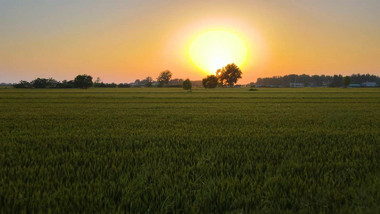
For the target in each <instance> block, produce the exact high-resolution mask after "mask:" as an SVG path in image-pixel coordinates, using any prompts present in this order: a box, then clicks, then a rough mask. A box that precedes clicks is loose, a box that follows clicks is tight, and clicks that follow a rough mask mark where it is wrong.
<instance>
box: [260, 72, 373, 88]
mask: <svg viewBox="0 0 380 214" xmlns="http://www.w3.org/2000/svg"><path fill="white" fill-rule="evenodd" d="M365 82H375V83H377V85H379V84H380V77H379V76H376V75H371V74H352V75H351V76H345V77H344V76H342V75H332V76H329V75H312V76H310V75H306V74H302V75H296V74H290V75H285V76H274V77H266V78H258V79H257V81H256V83H253V84H255V85H256V86H260V87H289V86H292V85H295V84H303V86H305V87H307V86H309V87H344V86H348V85H350V84H363V83H365Z"/></svg>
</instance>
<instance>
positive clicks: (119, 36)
mask: <svg viewBox="0 0 380 214" xmlns="http://www.w3.org/2000/svg"><path fill="white" fill-rule="evenodd" d="M378 11H380V3H378V1H375V0H368V1H355V0H336V1H333V2H332V1H328V0H320V1H312V0H287V1H280V0H277V1H275V0H273V1H264V0H262V1H238V2H233V3H232V2H231V1H207V2H204V1H200V0H199V1H169V0H168V1H163V0H162V1H152V0H151V1H112V2H111V1H109V2H107V1H101V0H93V1H89V0H83V1H74V0H64V1H43V0H36V1H33V2H29V1H13V0H5V1H2V2H1V3H0V30H1V34H0V82H18V81H19V80H21V79H23V80H32V79H34V78H37V77H45V78H48V77H53V78H55V79H57V80H63V79H73V78H74V77H75V75H77V74H84V73H85V74H90V75H92V76H93V77H94V78H96V77H100V78H101V79H102V80H103V81H105V82H116V83H119V82H131V81H134V80H135V79H143V78H145V77H147V76H151V77H153V78H154V79H155V78H156V77H157V76H158V74H159V73H160V72H161V71H163V70H166V69H169V70H170V71H172V72H173V74H174V76H173V77H174V78H190V79H193V80H200V79H201V78H203V77H204V76H206V75H207V74H206V73H205V72H202V71H200V70H199V69H198V68H197V67H195V66H194V65H193V64H192V63H191V61H190V59H189V57H188V56H187V49H188V47H189V45H190V43H191V41H193V40H194V38H195V36H196V35H199V34H200V33H202V32H206V31H209V30H212V29H224V30H228V31H233V32H236V33H238V34H239V35H240V36H241V38H242V39H244V41H245V42H246V44H247V45H248V46H247V48H248V58H247V61H246V63H245V65H244V66H242V71H243V79H242V80H241V81H240V83H247V82H251V81H256V78H257V77H266V76H273V75H284V74H290V73H296V74H302V73H306V74H334V73H340V74H343V75H350V74H352V73H371V74H376V75H380V60H379V59H380V15H379V13H378Z"/></svg>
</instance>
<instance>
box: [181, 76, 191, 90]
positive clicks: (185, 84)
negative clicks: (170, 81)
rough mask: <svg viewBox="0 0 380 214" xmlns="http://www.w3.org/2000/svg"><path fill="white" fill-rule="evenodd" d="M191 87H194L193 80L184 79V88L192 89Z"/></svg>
mask: <svg viewBox="0 0 380 214" xmlns="http://www.w3.org/2000/svg"><path fill="white" fill-rule="evenodd" d="M191 87H192V84H191V81H190V80H189V79H186V80H185V81H183V83H182V88H183V89H185V90H191Z"/></svg>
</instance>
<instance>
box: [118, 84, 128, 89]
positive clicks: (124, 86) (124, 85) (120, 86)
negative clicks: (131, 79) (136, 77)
mask: <svg viewBox="0 0 380 214" xmlns="http://www.w3.org/2000/svg"><path fill="white" fill-rule="evenodd" d="M117 87H119V88H130V87H131V85H130V84H128V83H120V84H119V85H117Z"/></svg>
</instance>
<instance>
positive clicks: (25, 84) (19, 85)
mask: <svg viewBox="0 0 380 214" xmlns="http://www.w3.org/2000/svg"><path fill="white" fill-rule="evenodd" d="M13 87H14V88H32V84H31V83H30V82H28V81H24V80H21V81H20V82H19V83H17V84H13Z"/></svg>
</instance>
